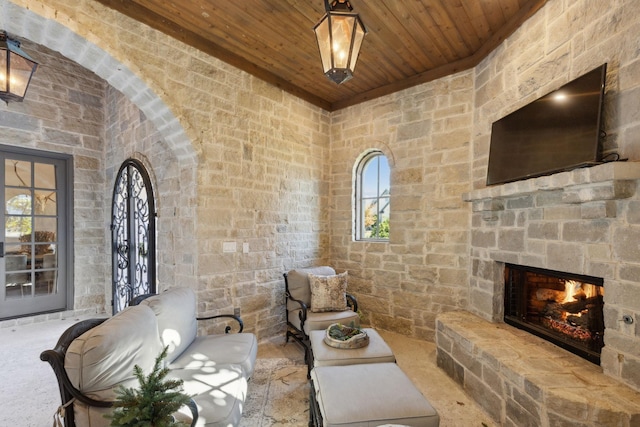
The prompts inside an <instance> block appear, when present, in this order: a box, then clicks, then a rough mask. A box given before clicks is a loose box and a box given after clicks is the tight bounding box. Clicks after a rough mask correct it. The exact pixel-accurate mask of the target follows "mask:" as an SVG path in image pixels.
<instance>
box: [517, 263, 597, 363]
mask: <svg viewBox="0 0 640 427" xmlns="http://www.w3.org/2000/svg"><path fill="white" fill-rule="evenodd" d="M504 276H505V296H504V308H505V310H504V321H505V323H508V324H510V325H512V326H515V327H517V328H520V329H523V330H525V331H528V332H530V333H532V334H535V335H538V336H540V337H542V338H544V339H546V340H548V341H550V342H552V343H554V344H556V345H558V346H560V347H562V348H564V349H566V350H569V351H571V352H572V353H575V354H577V355H579V356H581V357H583V358H585V359H587V360H589V361H591V362H593V363H595V364H597V365H599V364H600V352H601V350H602V347H603V346H604V341H603V336H604V315H603V310H602V307H603V304H604V302H603V297H604V287H603V284H604V280H603V279H602V278H598V277H592V276H584V275H578V274H571V273H564V272H559V271H552V270H545V269H541V268H533V267H526V266H521V265H514V264H505V272H504Z"/></svg>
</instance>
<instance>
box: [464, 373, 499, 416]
mask: <svg viewBox="0 0 640 427" xmlns="http://www.w3.org/2000/svg"><path fill="white" fill-rule="evenodd" d="M464 389H465V391H466V392H467V393H468V394H469V395H470V396H471V397H472V398H473V400H475V401H476V402H477V403H478V404H479V405H480V406H481V407H482V408H483V409H484V410H485V411H487V413H488V414H489V416H490V417H491V418H493V419H494V420H500V419H502V413H503V409H502V407H503V400H502V398H501V397H500V396H498V395H497V394H496V393H495V392H494V391H493V390H491V389H490V388H489V387H488V386H487V385H486V384H485V383H483V382H482V381H481V380H479V379H478V378H477V377H475V376H474V375H470V374H468V375H467V374H465V378H464Z"/></svg>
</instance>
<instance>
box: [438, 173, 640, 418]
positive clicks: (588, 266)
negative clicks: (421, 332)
mask: <svg viewBox="0 0 640 427" xmlns="http://www.w3.org/2000/svg"><path fill="white" fill-rule="evenodd" d="M639 179H640V163H634V162H628V163H625V162H612V163H605V164H602V165H598V166H594V167H590V168H583V169H576V170H573V171H569V172H562V173H557V174H554V175H550V176H544V177H538V178H533V179H528V180H525V181H518V182H512V183H508V184H504V185H500V186H495V187H488V188H483V189H479V190H475V191H472V192H470V193H467V194H465V195H464V196H463V198H464V200H465V201H467V202H470V203H471V204H472V227H471V251H470V259H471V271H470V295H469V307H468V312H458V313H445V314H444V315H441V316H439V318H438V321H437V337H436V339H437V345H438V363H439V366H441V367H442V368H443V369H444V370H445V371H447V372H448V373H449V375H450V376H452V377H453V378H454V379H456V380H457V381H459V382H460V383H461V384H462V385H463V387H465V389H467V390H468V391H469V392H470V394H471V395H472V396H474V397H475V398H476V400H478V401H479V403H480V404H481V405H482V406H483V407H484V408H485V409H486V410H487V411H488V412H489V413H490V414H491V415H492V416H493V417H494V418H495V419H496V420H498V421H500V422H501V423H504V424H507V425H570V424H571V425H594V426H596V425H621V426H630V425H640V393H639V391H640V352H639V351H638V349H640V328H637V324H638V322H639V321H640V297H639V296H638V295H639V291H640V286H639V285H640V227H639V226H640V194H639V191H638V190H639V189H638V180H639ZM511 266H518V267H516V268H518V269H520V268H524V267H526V268H531V269H532V270H534V271H543V270H544V271H549V270H550V271H555V272H561V273H562V274H563V275H575V276H577V277H579V278H580V277H583V278H585V277H588V278H597V280H595V282H596V283H591V282H594V280H587V282H589V283H588V284H589V285H596V286H598V287H599V286H600V285H602V289H600V290H598V292H597V293H596V294H595V296H594V295H590V296H587V295H586V294H585V295H582V294H580V295H579V296H578V298H576V299H577V300H578V301H579V302H577V304H574V305H571V304H570V305H567V306H565V308H567V307H569V308H570V309H569V310H564V311H579V312H583V310H577V309H578V308H579V307H578V306H579V305H582V304H584V307H583V308H587V304H589V303H592V302H597V301H598V300H599V299H600V300H601V301H602V302H603V304H601V307H600V308H601V310H602V315H601V317H600V320H599V321H601V322H602V323H603V327H604V335H603V337H602V336H601V337H598V336H597V335H598V334H602V332H601V331H597V330H593V331H591V332H592V333H593V336H594V341H595V343H593V344H592V347H593V346H595V347H598V346H600V347H601V346H602V343H604V347H602V350H601V353H600V355H599V360H597V359H598V358H594V357H591V358H590V357H587V359H590V360H591V362H594V363H598V362H599V366H597V365H596V364H594V363H591V362H590V361H587V360H585V359H584V358H581V357H578V356H576V355H574V354H572V353H569V352H568V351H567V350H566V349H565V348H566V346H563V345H557V344H558V343H559V342H558V341H562V339H558V340H555V341H556V342H555V343H554V340H550V341H544V340H542V339H540V338H539V337H538V335H540V334H535V333H534V334H532V333H530V332H531V329H533V330H534V332H535V331H536V330H539V329H542V327H541V326H540V325H534V327H530V328H529V330H527V328H521V329H516V328H514V327H513V326H511V325H508V324H505V315H506V318H507V319H509V318H511V320H513V319H514V318H516V320H518V321H521V320H522V316H523V313H521V312H516V314H515V315H514V313H513V312H508V311H506V310H505V297H507V298H510V297H512V296H513V295H510V294H509V292H513V289H507V287H506V286H505V283H508V281H507V282H506V281H505V274H507V275H509V274H510V270H509V268H510V267H511ZM518 271H520V270H518ZM592 291H593V289H590V290H589V292H592ZM528 292H535V293H537V294H538V296H536V301H535V303H534V305H536V304H537V305H538V307H537V309H538V310H547V311H546V312H545V315H544V316H540V313H538V314H535V313H534V314H530V316H529V319H528V320H534V321H533V322H525V323H529V326H531V325H530V323H535V322H536V321H538V320H540V319H541V318H544V317H550V318H553V317H554V316H556V314H557V313H556V314H549V316H546V314H548V313H549V312H551V311H553V310H559V309H561V308H562V306H561V305H562V304H566V303H568V302H569V301H566V302H565V300H564V298H562V299H559V298H560V293H567V291H565V289H564V288H560V287H557V286H552V285H546V286H543V287H542V290H540V291H538V290H536V289H534V290H530V291H528ZM554 292H557V294H556V295H552V294H553V293H554ZM569 292H570V293H572V296H573V295H577V294H579V292H574V291H569ZM545 293H546V295H544V294H545ZM589 298H595V299H591V300H589V301H587V299H589ZM550 302H554V303H555V305H554V304H548V303H550ZM574 302H575V301H574ZM559 305H560V306H559ZM507 306H508V304H507ZM591 307H592V306H591V305H589V308H591ZM520 309H521V308H520ZM576 314H577V313H569V315H576ZM536 316H537V320H535V319H534V317H536ZM558 316H560V314H558ZM558 316H556V317H557V319H556V320H558V319H560V318H561V317H558ZM596 316H600V314H598V315H596ZM524 317H525V318H526V317H527V313H524ZM582 321H583V320H580V319H576V318H572V321H569V322H564V321H557V322H547V323H549V324H553V325H552V326H551V328H553V327H556V328H562V327H566V328H567V329H572V333H573V334H581V333H584V331H580V330H578V329H579V328H577V327H576V325H578V324H579V323H580V322H582ZM597 321H598V320H596V322H597ZM507 322H508V323H512V324H513V323H514V322H510V321H509V320H507ZM545 322H546V321H545ZM520 323H522V322H520ZM539 323H542V321H541V320H540V322H539ZM567 325H569V326H571V328H569V327H568V326H567ZM517 326H521V325H517ZM594 329H598V328H597V327H594ZM602 338H603V339H602ZM598 341H600V342H599V343H598ZM583 350H584V349H583ZM582 352H583V353H587V354H588V355H590V356H593V354H592V353H593V352H592V351H591V349H589V351H588V352H585V351H582ZM574 353H576V351H574ZM577 353H580V351H578V352H577ZM580 356H582V357H584V356H585V355H584V354H581V355H580ZM576 423H577V424H576Z"/></svg>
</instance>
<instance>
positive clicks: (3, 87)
mask: <svg viewBox="0 0 640 427" xmlns="http://www.w3.org/2000/svg"><path fill="white" fill-rule="evenodd" d="M37 67H38V64H37V63H36V62H35V61H34V60H33V59H31V58H30V57H29V55H27V54H26V53H25V52H24V51H23V50H22V49H20V42H19V41H18V40H15V39H12V38H10V37H9V36H8V35H7V32H6V31H4V30H0V99H2V100H3V101H4V102H6V103H7V104H9V101H15V102H20V101H22V100H23V99H24V95H25V94H26V93H27V87H29V82H30V81H31V76H33V73H34V72H35V71H36V68H37Z"/></svg>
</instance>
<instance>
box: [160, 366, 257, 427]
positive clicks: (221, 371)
mask: <svg viewBox="0 0 640 427" xmlns="http://www.w3.org/2000/svg"><path fill="white" fill-rule="evenodd" d="M169 377H170V378H177V379H181V380H182V381H183V387H184V392H185V393H186V394H189V395H193V400H194V401H195V402H196V405H197V406H198V422H197V424H196V426H198V427H202V426H206V427H229V426H237V425H238V424H239V422H240V418H242V410H243V406H244V402H245V401H246V399H247V390H248V383H247V377H246V376H245V375H244V372H243V370H242V367H241V366H240V365H216V366H209V367H205V368H202V369H198V370H196V369H174V370H172V371H171V372H170V374H169Z"/></svg>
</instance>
